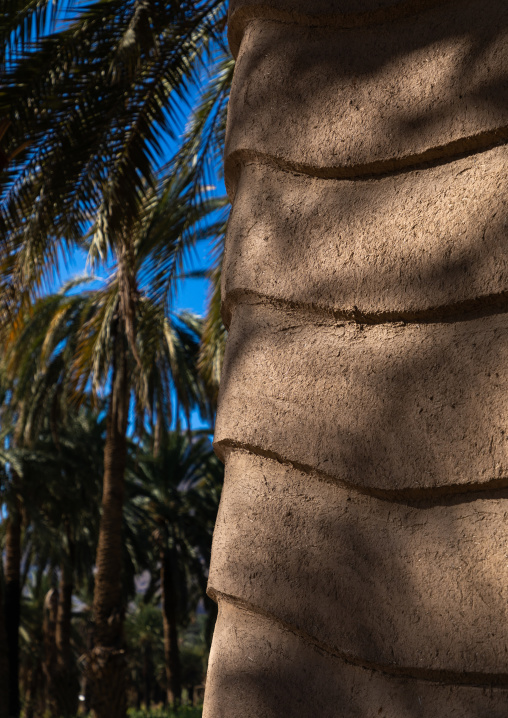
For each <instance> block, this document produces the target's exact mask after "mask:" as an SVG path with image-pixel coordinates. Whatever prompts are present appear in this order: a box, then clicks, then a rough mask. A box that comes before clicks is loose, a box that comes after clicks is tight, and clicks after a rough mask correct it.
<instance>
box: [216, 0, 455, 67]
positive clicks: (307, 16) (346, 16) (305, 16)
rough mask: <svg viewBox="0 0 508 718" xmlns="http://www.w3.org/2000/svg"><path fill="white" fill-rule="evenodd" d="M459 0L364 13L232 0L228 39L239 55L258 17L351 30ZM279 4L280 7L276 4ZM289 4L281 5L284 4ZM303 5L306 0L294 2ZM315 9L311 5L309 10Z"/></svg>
mask: <svg viewBox="0 0 508 718" xmlns="http://www.w3.org/2000/svg"><path fill="white" fill-rule="evenodd" d="M456 1H457V0H402V1H401V2H393V0H392V2H391V3H386V5H385V6H384V7H380V8H379V7H378V8H372V9H370V10H365V11H363V12H358V11H356V12H349V13H343V12H337V11H329V10H326V9H325V10H323V11H322V12H321V13H316V12H315V11H314V12H312V11H311V12H309V4H308V3H307V7H306V8H305V12H302V11H301V10H298V9H293V8H292V7H291V0H289V2H285V3H284V2H282V3H273V4H272V5H266V4H264V3H262V2H260V3H256V2H252V3H248V4H245V5H242V6H240V7H237V6H238V3H233V2H232V3H230V12H229V19H228V39H229V45H230V48H231V52H232V54H233V55H234V57H237V55H238V52H239V49H240V45H241V42H242V37H243V35H244V33H245V29H246V27H247V25H248V24H249V22H251V21H252V20H255V19H257V18H264V19H266V20H273V21H276V22H281V23H286V24H296V25H305V26H307V27H336V28H339V29H350V28H355V27H368V26H371V25H381V24H384V23H386V22H394V21H397V20H400V19H402V18H406V17H410V16H412V15H417V14H419V13H421V12H424V11H425V10H428V9H431V8H433V7H436V6H438V5H450V4H452V3H456ZM276 4H278V5H280V6H281V7H275V5H276ZM284 5H285V6H286V7H282V6H284ZM293 5H296V6H297V8H301V7H302V5H303V3H301V2H300V3H293ZM312 9H314V10H315V7H314V8H313V7H312V5H311V6H310V10H312Z"/></svg>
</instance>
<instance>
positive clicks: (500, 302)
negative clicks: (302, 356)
mask: <svg viewBox="0 0 508 718" xmlns="http://www.w3.org/2000/svg"><path fill="white" fill-rule="evenodd" d="M240 304H250V305H252V306H267V307H276V308H279V309H281V310H296V311H298V312H300V313H301V319H302V321H305V320H307V321H312V318H316V319H317V321H319V320H320V319H326V318H328V319H333V320H335V321H345V322H352V323H354V324H358V325H361V326H363V325H365V326H375V325H380V324H388V325H389V324H454V323H456V322H469V321H475V320H477V319H481V318H483V317H490V316H493V315H495V314H506V313H508V291H506V292H500V293H499V294H489V295H485V296H483V297H476V298H474V299H468V300H466V301H463V302H458V303H456V304H449V305H445V306H437V307H432V308H430V309H425V310H422V311H419V312H418V311H411V312H404V311H387V312H378V313H376V314H372V313H368V312H364V311H362V309H361V307H357V308H356V309H354V310H352V311H350V310H340V309H330V307H326V306H322V305H316V304H303V303H300V302H294V301H285V300H283V299H280V298H276V297H269V296H265V295H262V294H259V293H257V292H254V291H249V290H236V291H234V292H230V293H229V294H227V295H226V297H225V298H224V300H223V303H222V319H223V322H224V326H225V327H226V329H229V327H230V324H231V320H232V316H233V312H234V308H235V307H236V306H238V305H240Z"/></svg>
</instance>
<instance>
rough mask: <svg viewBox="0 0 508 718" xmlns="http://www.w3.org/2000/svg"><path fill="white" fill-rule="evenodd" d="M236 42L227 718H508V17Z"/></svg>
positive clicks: (316, 30) (374, 20) (241, 15)
mask: <svg viewBox="0 0 508 718" xmlns="http://www.w3.org/2000/svg"><path fill="white" fill-rule="evenodd" d="M229 38H230V45H231V49H232V51H233V53H234V54H235V56H236V57H237V66H236V71H235V79H234V86H233V91H232V97H231V102H230V109H229V120H228V123H229V124H228V132H227V146H226V153H225V163H226V179H227V188H228V192H229V195H230V198H231V201H232V204H233V209H232V215H231V220H230V223H229V230H228V235H227V243H226V244H227V246H226V257H225V264H224V273H223V313H224V318H225V321H226V323H227V324H228V327H229V338H228V345H227V353H226V359H225V366H224V373H223V379H222V385H221V395H220V407H219V415H218V421H217V429H216V450H217V452H218V453H219V455H220V456H221V458H223V460H224V461H225V463H226V483H225V489H224V494H223V498H222V504H221V508H220V513H219V518H218V523H217V528H216V532H215V537H214V547H213V558H212V567H211V572H210V579H209V592H210V594H211V595H212V596H213V597H215V598H216V599H217V600H218V602H219V620H218V624H217V628H216V632H215V636H214V642H213V648H212V655H211V662H210V670H209V675H208V680H207V691H206V698H205V711H204V715H205V718H239V717H241V718H281V717H282V718H285V717H287V718H290V717H291V718H294V717H296V718H371V717H372V718H377V717H378V716H381V717H382V716H386V717H387V718H399V717H400V718H452V717H454V716H456V717H457V718H487V717H489V718H506V716H507V715H508V488H507V487H508V319H507V314H506V311H507V309H508V150H507V146H506V142H507V140H508V3H507V2H506V0H461V1H460V2H459V1H455V2H453V1H446V0H440V1H437V0H433V1H431V0H427V1H425V0H406V1H404V2H402V1H401V2H397V0H342V1H340V0H335V1H333V0H266V2H252V1H250V0H232V2H231V6H230V14H229Z"/></svg>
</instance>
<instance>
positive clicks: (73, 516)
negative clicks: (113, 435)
mask: <svg viewBox="0 0 508 718" xmlns="http://www.w3.org/2000/svg"><path fill="white" fill-rule="evenodd" d="M51 419H52V420H53V421H54V420H55V417H51ZM104 424H105V422H104V420H101V419H99V417H98V416H97V415H96V413H94V412H92V411H91V409H90V408H89V407H87V406H86V405H84V406H82V407H81V408H80V410H79V411H78V412H75V411H69V412H68V415H67V417H66V421H65V424H63V422H61V421H60V422H58V424H57V425H56V426H55V424H54V423H53V425H51V421H50V418H49V417H48V416H46V418H45V421H44V423H43V426H42V430H41V431H40V432H39V433H38V436H37V439H36V441H34V443H33V446H32V447H31V448H30V449H25V450H24V451H22V452H21V461H22V466H23V480H24V482H25V484H26V485H27V486H29V487H30V492H31V496H32V504H33V503H36V509H35V510H32V511H30V516H31V522H30V526H29V530H28V535H27V536H26V537H25V552H26V551H30V555H31V556H32V560H33V561H34V562H35V563H36V564H37V565H42V566H43V565H45V564H46V563H47V561H48V559H49V560H50V562H51V564H52V565H55V566H57V567H58V574H59V576H58V586H57V587H56V586H55V588H54V598H55V606H56V608H55V631H54V640H53V655H54V661H53V663H52V666H51V671H49V672H48V673H47V686H46V690H47V705H48V709H49V710H50V711H51V713H52V714H54V715H58V716H62V717H65V716H74V715H75V714H76V712H77V708H78V693H79V683H78V669H77V665H76V657H75V655H74V652H73V650H72V647H71V618H72V595H73V592H74V589H75V587H76V585H77V584H80V583H83V582H84V581H85V582H88V581H90V579H91V573H92V566H93V561H94V556H95V549H96V544H97V534H98V525H99V513H98V502H99V499H100V477H101V475H102V461H103V453H104V452H103V445H104V428H105V426H104Z"/></svg>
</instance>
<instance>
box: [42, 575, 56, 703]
mask: <svg viewBox="0 0 508 718" xmlns="http://www.w3.org/2000/svg"><path fill="white" fill-rule="evenodd" d="M58 603H59V594H58V590H57V589H56V588H52V589H51V590H50V591H48V593H47V594H46V598H45V599H44V617H43V624H42V635H43V641H44V660H43V664H42V670H43V673H44V679H45V691H44V693H45V696H44V698H45V700H44V702H45V711H46V712H49V714H50V715H59V713H58V712H57V706H58V681H57V651H56V621H57V614H58Z"/></svg>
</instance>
